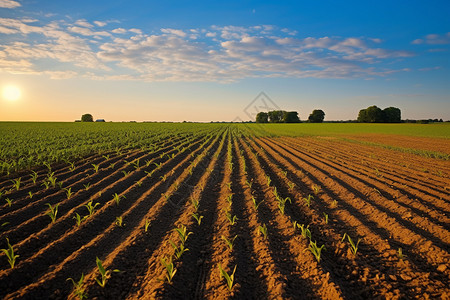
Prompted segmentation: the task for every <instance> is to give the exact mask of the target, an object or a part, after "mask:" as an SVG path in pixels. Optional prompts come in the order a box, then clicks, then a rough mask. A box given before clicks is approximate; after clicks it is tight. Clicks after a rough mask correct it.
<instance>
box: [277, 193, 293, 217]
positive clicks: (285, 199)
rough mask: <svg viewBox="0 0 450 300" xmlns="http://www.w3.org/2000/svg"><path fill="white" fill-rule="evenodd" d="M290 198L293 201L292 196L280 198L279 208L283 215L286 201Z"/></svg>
mask: <svg viewBox="0 0 450 300" xmlns="http://www.w3.org/2000/svg"><path fill="white" fill-rule="evenodd" d="M288 200H289V203H292V202H291V198H289V197H286V198H284V199H283V198H279V199H278V208H279V209H280V212H281V214H282V215H284V208H285V207H286V202H287V201H288Z"/></svg>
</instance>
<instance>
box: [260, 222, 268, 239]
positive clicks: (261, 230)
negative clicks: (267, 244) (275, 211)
mask: <svg viewBox="0 0 450 300" xmlns="http://www.w3.org/2000/svg"><path fill="white" fill-rule="evenodd" d="M258 229H259V232H260V233H261V234H262V235H263V236H264V239H265V240H267V226H266V224H263V226H258Z"/></svg>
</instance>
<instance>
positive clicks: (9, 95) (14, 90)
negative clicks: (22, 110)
mask: <svg viewBox="0 0 450 300" xmlns="http://www.w3.org/2000/svg"><path fill="white" fill-rule="evenodd" d="M21 94H22V93H21V92H20V89H19V88H18V87H17V86H15V85H7V86H5V87H4V88H3V91H2V95H3V99H5V100H9V101H15V100H18V99H19V98H20V95H21Z"/></svg>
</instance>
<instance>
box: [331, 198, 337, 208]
mask: <svg viewBox="0 0 450 300" xmlns="http://www.w3.org/2000/svg"><path fill="white" fill-rule="evenodd" d="M336 207H337V200H336V199H335V200H333V202H331V208H336Z"/></svg>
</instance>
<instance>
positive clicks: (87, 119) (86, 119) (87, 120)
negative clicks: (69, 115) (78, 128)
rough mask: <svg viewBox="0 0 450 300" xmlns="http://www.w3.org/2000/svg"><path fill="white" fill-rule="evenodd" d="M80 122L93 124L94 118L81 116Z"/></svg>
mask: <svg viewBox="0 0 450 300" xmlns="http://www.w3.org/2000/svg"><path fill="white" fill-rule="evenodd" d="M81 122H94V117H93V116H92V115H91V114H84V115H82V116H81Z"/></svg>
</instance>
